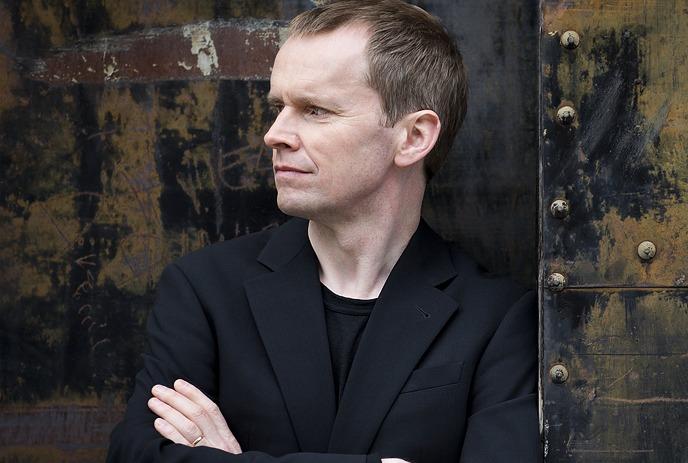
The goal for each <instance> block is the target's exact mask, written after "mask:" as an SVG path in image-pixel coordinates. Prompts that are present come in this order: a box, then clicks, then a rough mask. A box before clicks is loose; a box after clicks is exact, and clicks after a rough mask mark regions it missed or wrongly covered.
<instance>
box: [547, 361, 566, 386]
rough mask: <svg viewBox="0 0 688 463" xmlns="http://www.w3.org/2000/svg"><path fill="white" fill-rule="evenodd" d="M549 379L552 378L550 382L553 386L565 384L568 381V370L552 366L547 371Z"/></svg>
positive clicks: (559, 366) (563, 367) (562, 366)
mask: <svg viewBox="0 0 688 463" xmlns="http://www.w3.org/2000/svg"><path fill="white" fill-rule="evenodd" d="M549 377H550V378H552V382H553V383H555V384H562V383H565V382H566V380H567V379H569V370H567V369H566V367H565V366H564V365H561V364H557V365H554V366H553V367H552V368H550V370H549Z"/></svg>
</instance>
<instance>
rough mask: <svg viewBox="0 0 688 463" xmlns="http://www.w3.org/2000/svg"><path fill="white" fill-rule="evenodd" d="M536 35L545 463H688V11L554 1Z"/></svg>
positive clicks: (677, 4) (684, 6) (631, 3)
mask: <svg viewBox="0 0 688 463" xmlns="http://www.w3.org/2000/svg"><path fill="white" fill-rule="evenodd" d="M567 30H575V31H577V32H578V33H579V34H580V37H581V41H580V46H579V47H578V48H576V49H573V50H567V49H564V48H563V47H561V46H560V44H559V35H560V34H561V33H563V32H564V31H567ZM540 40H541V72H542V82H541V86H542V90H541V95H540V98H541V108H542V130H543V131H542V134H541V146H542V158H541V162H542V165H541V170H542V190H541V194H542V200H541V206H542V209H541V217H542V223H541V226H542V258H543V260H542V267H541V268H542V273H543V279H544V278H546V277H547V276H548V275H549V274H550V273H552V272H558V273H561V274H563V275H564V276H565V277H566V279H567V284H566V286H565V289H564V290H563V291H562V292H559V293H557V292H552V291H550V290H547V289H544V291H543V292H542V294H543V318H542V321H543V346H544V354H543V355H544V356H543V372H542V374H543V393H544V415H543V417H544V432H545V448H546V461H551V462H563V461H571V462H611V461H615V462H616V461H624V462H626V461H628V462H678V461H688V445H686V444H687V443H688V432H686V429H685V427H684V426H682V425H681V423H685V422H686V420H687V419H688V398H687V396H688V377H686V375H685V371H686V368H687V367H688V343H687V342H686V337H685V333H686V330H687V329H688V206H687V204H686V201H687V198H688V162H686V160H687V154H686V153H687V151H686V135H685V134H686V128H687V126H688V120H687V118H686V108H688V80H686V77H685V76H686V73H687V72H688V61H687V59H686V58H688V52H687V50H688V48H687V47H686V45H688V3H687V2H685V1H669V0H655V1H649V2H648V1H640V0H637V1H636V0H626V1H583V0H580V1H565V2H564V1H545V2H544V3H543V31H542V36H541V39H540ZM563 104H568V105H570V106H572V107H573V108H575V110H576V111H577V119H576V120H575V121H574V123H573V125H571V126H568V127H567V126H562V125H560V124H558V123H557V122H556V121H555V117H556V116H555V115H556V112H557V108H558V107H560V106H561V105H563ZM555 199H566V200H568V201H569V203H570V208H571V213H570V215H569V216H568V217H566V218H564V219H557V218H554V217H553V216H552V215H551V214H550V212H549V205H550V203H551V202H552V201H553V200H555ZM645 240H649V241H652V242H653V243H654V244H655V245H656V248H657V254H656V256H655V257H654V258H653V259H651V260H649V261H644V260H642V259H640V257H639V256H638V251H637V248H638V245H639V244H640V243H641V242H642V241H645ZM555 364H563V365H564V366H565V367H566V368H567V369H568V372H569V379H568V380H567V381H566V382H564V383H563V384H554V383H553V382H552V381H551V379H550V375H549V369H550V368H551V367H552V366H553V365H555Z"/></svg>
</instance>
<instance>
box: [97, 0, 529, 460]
mask: <svg viewBox="0 0 688 463" xmlns="http://www.w3.org/2000/svg"><path fill="white" fill-rule="evenodd" d="M270 84H271V89H270V96H269V98H270V101H271V102H272V103H273V105H274V106H275V107H276V109H277V111H278V114H277V116H276V119H275V122H274V124H273V125H272V127H271V128H270V130H269V131H268V133H267V134H266V135H265V142H266V143H267V145H269V146H270V147H272V149H273V166H274V173H275V184H276V186H277V203H278V206H279V207H280V209H281V210H282V211H284V212H285V213H286V214H289V215H292V216H295V217H297V218H295V219H292V220H290V221H289V222H287V223H286V224H284V225H283V226H281V227H279V228H277V229H272V230H269V231H264V232H260V233H257V234H253V235H249V236H246V237H242V238H239V239H236V240H232V241H229V242H224V243H219V244H216V245H213V246H210V247H208V248H205V249H203V250H201V251H198V252H196V253H193V254H191V255H188V256H186V257H184V258H182V259H180V260H179V261H177V262H176V263H174V264H172V265H170V266H168V268H166V270H165V272H164V273H163V276H162V278H161V281H160V284H159V295H158V299H157V302H156V304H155V307H154V309H153V312H152V314H151V316H150V319H149V323H148V335H149V341H150V352H149V353H148V354H146V355H145V357H144V360H145V363H144V368H143V370H142V371H141V372H140V373H139V374H138V375H137V379H136V389H135V391H134V394H133V396H132V398H131V400H130V401H129V404H128V409H127V413H126V416H125V419H124V421H123V422H122V423H121V424H120V425H119V426H118V427H117V428H116V429H115V430H114V431H113V434H112V443H111V447H110V454H109V461H111V462H125V461H126V462H149V461H150V462H152V461H161V462H162V461H165V462H167V461H169V462H249V461H250V462H259V463H269V462H280V463H283V462H294V463H297V462H298V463H310V462H323V463H328V462H332V463H348V462H351V463H353V462H357V463H364V462H369V463H370V462H380V461H382V462H384V463H391V462H400V461H402V462H403V461H406V462H418V463H426V462H427V463H430V462H438V463H439V462H453V461H463V462H507V461H508V462H532V461H537V455H538V448H539V444H538V424H537V406H536V395H535V389H536V381H537V379H536V378H537V373H536V365H537V334H536V333H537V331H536V327H537V315H536V309H535V307H536V304H535V298H534V295H533V293H532V292H525V291H524V290H523V289H521V288H520V287H518V286H517V285H515V284H514V283H512V282H510V281H508V280H506V279H497V278H490V277H488V276H486V275H484V274H483V273H481V272H480V270H479V269H478V268H477V267H476V265H475V264H474V263H473V262H472V261H471V260H470V259H469V258H467V257H466V256H465V255H463V254H462V253H461V252H460V251H459V250H458V249H457V248H456V247H455V246H450V245H448V244H446V243H445V242H443V241H442V240H441V239H440V238H439V237H438V236H437V235H436V234H435V233H434V232H432V231H431V230H430V229H429V227H428V226H427V225H426V224H425V223H424V222H422V220H421V218H420V209H421V202H422V199H423V193H424V189H425V185H426V182H427V180H428V178H429V177H430V176H432V175H433V174H434V173H435V172H436V171H437V169H438V168H439V166H440V164H441V163H442V161H443V159H444V158H445V157H446V154H447V152H448V150H449V147H450V146H451V142H452V140H453V138H454V135H455V133H456V131H457V130H458V127H459V126H460V125H461V121H462V119H463V116H464V113H465V107H466V103H465V98H466V95H465V93H466V91H465V88H466V84H465V77H464V73H463V65H462V62H461V57H460V54H459V52H458V51H457V49H456V48H455V46H454V44H453V43H452V41H451V39H450V38H449V37H448V35H447V34H446V32H445V31H444V29H443V28H442V27H441V26H440V24H439V22H438V21H437V20H436V19H434V18H433V17H431V16H430V15H428V14H427V13H426V12H424V11H423V10H421V9H419V8H417V7H413V6H410V5H407V4H405V3H403V2H401V1H399V0H382V1H372V0H342V1H333V2H330V3H327V4H325V5H321V6H319V7H316V8H315V9H313V10H310V11H308V12H306V13H303V14H302V15H300V16H298V17H297V18H295V19H294V21H292V24H291V26H290V37H289V39H288V40H287V41H286V43H285V44H284V45H283V47H282V48H281V50H280V51H279V53H278V55H277V57H276V58H275V63H274V68H273V72H272V77H271V80H270Z"/></svg>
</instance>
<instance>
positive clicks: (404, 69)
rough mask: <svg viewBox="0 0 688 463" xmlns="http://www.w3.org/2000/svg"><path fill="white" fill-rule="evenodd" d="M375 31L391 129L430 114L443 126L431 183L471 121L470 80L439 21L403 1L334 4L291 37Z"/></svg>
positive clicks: (293, 28) (300, 20)
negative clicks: (353, 27)
mask: <svg viewBox="0 0 688 463" xmlns="http://www.w3.org/2000/svg"><path fill="white" fill-rule="evenodd" d="M350 24H362V25H364V26H366V27H368V28H369V30H370V33H371V37H370V40H369V42H368V46H367V53H368V76H366V78H367V80H368V84H369V85H370V87H371V88H372V89H373V90H375V91H377V92H378V94H379V95H380V100H381V101H382V110H383V113H384V118H385V119H384V121H382V124H383V125H385V126H388V127H389V126H393V125H394V124H396V123H397V122H398V121H399V120H401V119H402V118H403V117H404V116H405V115H407V114H409V113H412V112H415V111H420V110H423V109H430V110H432V111H434V112H435V113H437V115H438V116H439V118H440V122H441V124H442V127H441V130H440V135H439V138H438V140H437V144H436V145H435V147H434V148H433V150H432V151H431V152H430V153H429V154H428V156H427V157H426V158H425V164H424V167H425V174H426V178H427V179H430V178H432V176H433V175H434V174H435V173H436V172H437V171H438V170H439V168H440V166H441V165H442V163H443V162H444V160H445V159H446V157H447V154H448V153H449V149H450V148H451V145H452V143H453V141H454V137H455V135H456V132H457V131H458V130H459V128H460V127H461V124H462V123H463V119H464V116H465V115H466V87H467V82H466V74H465V71H464V67H463V60H462V58H461V53H460V52H459V50H458V48H457V46H456V44H455V43H454V41H453V40H452V38H451V37H450V36H449V33H448V32H447V31H446V29H445V28H444V27H443V26H442V24H440V22H439V20H438V19H437V18H435V17H434V16H432V15H430V14H429V13H427V12H426V11H424V10H422V9H421V8H418V7H417V6H413V5H409V4H408V3H406V2H403V1H402V0H330V1H321V2H318V5H317V6H316V7H315V8H313V9H311V10H308V11H305V12H303V13H301V14H300V15H298V16H296V17H295V18H294V19H293V20H292V21H291V24H290V25H289V36H290V37H291V36H296V37H298V36H307V35H313V34H318V33H320V32H329V31H333V30H335V29H338V28H340V27H342V26H345V25H350Z"/></svg>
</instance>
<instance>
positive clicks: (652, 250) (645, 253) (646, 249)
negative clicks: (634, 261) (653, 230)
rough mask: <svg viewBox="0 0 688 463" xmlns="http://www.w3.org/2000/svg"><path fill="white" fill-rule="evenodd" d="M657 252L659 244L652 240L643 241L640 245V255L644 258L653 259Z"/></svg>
mask: <svg viewBox="0 0 688 463" xmlns="http://www.w3.org/2000/svg"><path fill="white" fill-rule="evenodd" d="M655 254H657V246H655V243H653V242H652V241H643V242H642V243H640V244H639V245H638V256H640V258H641V259H643V260H650V259H652V258H653V257H654V256H655Z"/></svg>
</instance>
